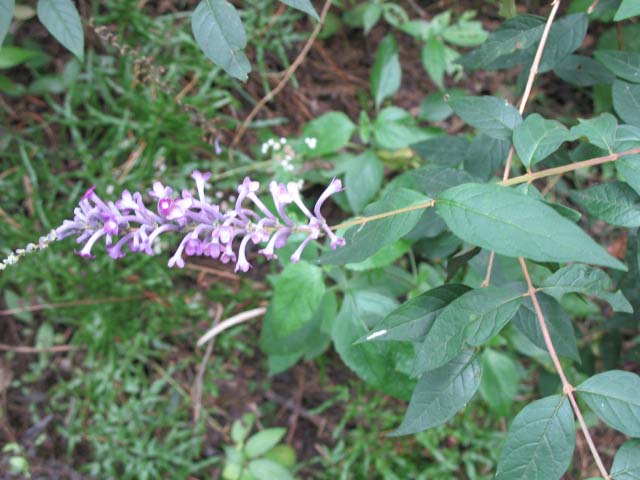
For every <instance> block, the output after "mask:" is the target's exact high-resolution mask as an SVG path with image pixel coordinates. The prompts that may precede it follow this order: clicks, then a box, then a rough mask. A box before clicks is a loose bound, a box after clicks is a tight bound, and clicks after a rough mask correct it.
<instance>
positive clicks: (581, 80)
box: [553, 52, 616, 87]
mask: <svg viewBox="0 0 640 480" xmlns="http://www.w3.org/2000/svg"><path fill="white" fill-rule="evenodd" d="M596 54H597V52H596ZM596 56H597V55H596ZM553 71H554V73H555V74H556V75H558V77H560V78H561V79H562V80H564V81H565V82H568V83H571V84H573V85H576V86H578V87H590V86H592V85H598V84H607V85H608V84H611V83H613V82H614V80H615V79H616V77H615V76H614V75H612V74H611V73H610V72H609V71H608V70H607V69H606V68H604V67H603V66H602V63H599V62H596V61H595V60H593V59H592V58H589V57H585V56H583V55H569V56H568V57H566V58H565V59H564V60H563V61H562V62H561V63H560V64H559V65H556V67H555V68H554V70H553Z"/></svg>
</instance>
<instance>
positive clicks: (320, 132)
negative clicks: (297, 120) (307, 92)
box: [303, 112, 356, 155]
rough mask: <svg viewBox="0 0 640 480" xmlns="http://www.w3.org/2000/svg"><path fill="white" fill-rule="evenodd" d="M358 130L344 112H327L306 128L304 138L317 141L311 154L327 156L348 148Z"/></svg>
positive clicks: (310, 151)
mask: <svg viewBox="0 0 640 480" xmlns="http://www.w3.org/2000/svg"><path fill="white" fill-rule="evenodd" d="M355 130H356V126H355V124H354V123H353V122H352V121H351V120H350V119H349V117H347V116H346V115H345V114H344V113H342V112H327V113H325V114H324V115H321V116H319V117H318V118H315V119H313V120H312V121H310V122H309V123H307V125H306V126H305V127H304V131H303V136H304V137H307V138H315V139H316V140H317V142H316V147H315V149H309V152H308V153H310V154H314V155H327V154H329V153H335V152H337V151H338V150H340V149H341V148H342V147H344V146H346V145H347V143H349V140H350V139H351V136H352V135H353V132H354V131H355Z"/></svg>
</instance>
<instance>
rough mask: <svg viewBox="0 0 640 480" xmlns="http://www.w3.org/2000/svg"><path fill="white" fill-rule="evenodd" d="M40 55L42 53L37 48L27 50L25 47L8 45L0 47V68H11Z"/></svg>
mask: <svg viewBox="0 0 640 480" xmlns="http://www.w3.org/2000/svg"><path fill="white" fill-rule="evenodd" d="M40 56H42V53H41V52H38V51H37V50H27V49H26V48H20V47H13V46H10V45H8V46H6V47H2V48H0V68H13V67H15V66H16V65H20V64H21V63H24V62H27V61H29V60H31V59H32V58H36V57H40Z"/></svg>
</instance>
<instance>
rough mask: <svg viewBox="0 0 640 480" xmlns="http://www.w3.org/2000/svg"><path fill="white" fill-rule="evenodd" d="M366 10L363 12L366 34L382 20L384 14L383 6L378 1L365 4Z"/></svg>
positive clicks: (363, 24)
mask: <svg viewBox="0 0 640 480" xmlns="http://www.w3.org/2000/svg"><path fill="white" fill-rule="evenodd" d="M364 6H365V8H364V12H363V14H362V27H363V28H364V33H365V35H368V34H369V32H370V31H371V29H372V28H373V27H375V26H376V24H377V23H378V22H379V21H380V17H381V16H382V6H381V5H379V4H377V3H369V4H365V5H364Z"/></svg>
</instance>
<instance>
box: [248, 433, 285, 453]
mask: <svg viewBox="0 0 640 480" xmlns="http://www.w3.org/2000/svg"><path fill="white" fill-rule="evenodd" d="M285 433H287V429H286V428H282V427H277V428H267V429H266V430H262V431H260V432H258V433H256V434H254V435H252V436H251V438H249V440H247V444H246V445H245V449H244V451H245V453H246V454H247V457H249V458H256V457H259V456H261V455H264V454H265V453H267V452H268V451H269V450H271V449H272V448H273V447H275V446H276V445H277V444H278V442H279V441H280V440H282V437H284V435H285Z"/></svg>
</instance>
